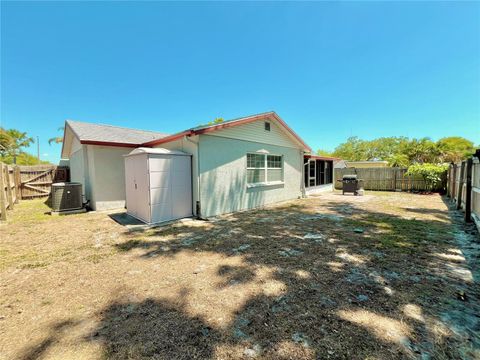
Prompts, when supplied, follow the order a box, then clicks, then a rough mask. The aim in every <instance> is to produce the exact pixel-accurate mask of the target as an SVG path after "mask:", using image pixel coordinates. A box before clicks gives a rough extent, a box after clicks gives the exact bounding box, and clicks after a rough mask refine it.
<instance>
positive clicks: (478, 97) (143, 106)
mask: <svg viewBox="0 0 480 360" xmlns="http://www.w3.org/2000/svg"><path fill="white" fill-rule="evenodd" d="M269 110H275V111H276V112H277V113H278V114H279V115H280V116H281V117H282V118H283V119H284V120H285V121H286V122H287V123H288V124H289V125H291V126H292V128H293V129H294V130H295V131H296V132H297V133H298V134H299V135H300V136H301V137H302V138H303V139H304V140H306V142H307V143H308V144H309V145H311V146H312V148H314V149H317V148H324V149H329V150H332V149H333V148H334V147H335V146H336V145H338V144H339V143H341V142H343V141H344V140H345V139H346V138H347V137H348V136H351V135H358V136H360V137H361V138H365V139H371V138H375V137H379V136H393V135H395V136H400V135H405V136H410V137H423V136H429V137H431V138H433V139H434V140H436V139H438V138H440V137H443V136H450V135H460V136H465V137H467V138H469V139H471V140H473V141H475V142H476V143H477V144H478V143H480V3H478V2H422V3H420V2H328V3H327V2H322V3H313V2H306V3H298V2H296V3H274V2H263V3H260V2H256V3H255V2H248V3H235V2H211V3H198V2H196V3H162V2H117V3H115V2H5V1H3V2H2V4H1V113H0V119H1V125H2V126H3V127H6V128H18V129H20V130H23V131H27V132H28V133H29V134H30V135H32V136H39V137H40V146H41V154H42V158H43V159H46V160H50V161H58V158H59V154H60V146H49V145H48V143H47V139H48V138H49V137H52V136H56V135H58V134H60V133H59V132H58V131H57V128H58V127H60V126H62V124H63V122H64V120H65V119H75V120H82V121H90V122H97V123H106V124H112V125H119V126H127V127H134V128H141V129H148V130H157V131H161V132H168V133H173V132H177V131H179V130H183V129H184V128H189V127H191V126H196V125H198V124H200V123H205V122H208V121H210V120H212V119H214V118H215V117H223V118H225V119H230V118H236V117H240V116H243V115H249V114H254V113H259V112H264V111H269ZM35 149H36V147H34V148H32V149H31V150H32V152H35V151H36V150H35Z"/></svg>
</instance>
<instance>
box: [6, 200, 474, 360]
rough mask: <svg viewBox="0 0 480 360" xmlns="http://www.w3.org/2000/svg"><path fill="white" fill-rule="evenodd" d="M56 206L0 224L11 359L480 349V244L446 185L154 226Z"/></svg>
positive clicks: (460, 353) (460, 354)
mask: <svg viewBox="0 0 480 360" xmlns="http://www.w3.org/2000/svg"><path fill="white" fill-rule="evenodd" d="M46 211H47V208H46V207H45V206H44V205H43V204H42V203H41V202H40V201H28V202H27V201H25V202H23V203H21V204H20V205H19V206H18V207H17V209H16V210H15V211H14V212H13V213H12V214H11V215H12V216H11V220H9V223H7V224H6V225H3V226H1V227H0V231H1V248H0V286H1V288H0V335H1V336H0V358H5V359H10V358H20V359H34V358H49V359H96V358H117V359H125V358H127V359H139V358H160V359H177V358H180V359H182V358H183V359H191V358H197V359H209V358H214V359H237V358H250V357H257V358H264V359H315V358H322V359H328V358H331V359H339V358H344V359H387V358H388V359H396V358H398V359H400V358H422V357H423V358H435V359H448V358H464V359H469V358H475V356H479V355H480V353H479V351H480V350H479V346H480V341H479V339H478V333H479V318H478V313H480V311H479V310H480V309H479V291H478V279H479V278H478V271H477V269H476V268H474V267H472V266H470V265H471V264H470V265H469V261H467V260H472V259H473V260H475V257H476V256H478V254H479V253H480V249H479V247H478V246H476V245H475V244H474V242H473V241H474V239H475V236H474V235H469V234H467V233H465V232H464V231H463V230H464V229H463V228H462V226H461V225H460V221H459V219H457V218H456V217H455V216H454V215H453V213H449V212H448V209H447V206H446V205H445V203H444V202H443V201H442V198H441V197H439V196H437V195H428V196H425V195H412V194H401V193H400V194H399V193H375V194H374V193H369V194H367V195H366V196H364V197H353V196H345V197H343V196H340V195H338V194H329V195H323V196H319V197H315V198H309V199H305V200H298V201H293V202H290V203H286V204H282V205H279V206H274V207H270V208H268V209H264V210H255V211H249V212H243V213H237V214H233V215H229V216H224V217H220V218H218V219H216V220H215V221H212V222H201V221H192V222H187V223H177V224H173V225H169V226H166V227H160V228H155V229H149V230H145V231H143V232H138V231H137V232H128V231H126V229H125V228H123V227H122V226H120V225H118V224H116V223H115V222H114V221H113V220H111V218H110V217H109V216H108V214H105V213H88V214H79V215H72V216H66V217H50V216H49V215H46V214H44V213H45V212H46ZM472 244H473V245H472ZM477 244H478V242H477ZM465 256H467V259H465ZM477 261H478V258H477Z"/></svg>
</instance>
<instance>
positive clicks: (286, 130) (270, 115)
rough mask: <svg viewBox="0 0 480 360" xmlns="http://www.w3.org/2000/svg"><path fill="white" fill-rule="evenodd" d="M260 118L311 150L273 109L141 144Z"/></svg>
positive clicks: (153, 143)
mask: <svg viewBox="0 0 480 360" xmlns="http://www.w3.org/2000/svg"><path fill="white" fill-rule="evenodd" d="M260 120H265V121H267V120H268V121H274V122H276V124H277V125H278V127H279V128H280V129H281V131H283V132H284V133H285V135H286V136H288V137H289V138H290V139H291V140H292V141H293V142H294V143H296V144H297V145H298V146H299V147H301V148H303V149H304V150H305V151H307V152H311V149H310V147H309V146H308V145H307V144H306V143H305V142H304V141H303V140H302V139H301V138H300V136H298V135H297V134H296V133H295V132H294V131H293V130H292V129H291V128H290V127H289V126H288V125H287V124H286V123H285V121H283V120H282V119H281V118H280V116H278V115H277V114H276V113H275V112H274V111H271V112H267V113H263V114H258V115H252V116H247V117H243V118H239V119H233V120H228V121H225V122H222V123H220V124H214V125H205V126H199V127H196V128H192V129H188V130H185V131H182V132H180V133H177V134H174V135H170V136H167V137H165V138H162V139H157V140H153V141H149V142H146V143H144V144H143V146H153V145H159V144H162V143H166V142H170V141H173V140H176V139H179V138H181V137H183V136H191V135H201V134H208V133H212V132H217V131H219V130H224V129H228V128H232V127H236V126H240V125H245V124H249V123H252V122H255V121H260Z"/></svg>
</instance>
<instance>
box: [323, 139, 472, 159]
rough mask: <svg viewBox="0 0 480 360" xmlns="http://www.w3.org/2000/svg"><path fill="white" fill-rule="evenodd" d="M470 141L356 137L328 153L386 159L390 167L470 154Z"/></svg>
mask: <svg viewBox="0 0 480 360" xmlns="http://www.w3.org/2000/svg"><path fill="white" fill-rule="evenodd" d="M473 152H474V145H473V142H471V141H470V140H467V139H465V138H462V137H446V138H443V139H440V140H438V141H437V142H434V141H433V140H431V139H430V138H428V137H424V138H420V139H409V138H407V137H403V136H393V137H381V138H378V139H374V140H362V139H360V138H358V137H356V136H353V137H350V138H348V139H347V141H346V142H344V143H342V144H340V145H339V146H337V147H336V148H335V151H334V152H333V153H332V154H331V155H332V156H334V157H339V158H341V159H344V160H350V161H365V160H386V161H388V163H389V164H390V166H400V167H407V166H408V165H411V164H423V163H444V162H452V161H453V162H457V161H460V160H462V159H465V158H466V157H468V156H469V155H471V154H473Z"/></svg>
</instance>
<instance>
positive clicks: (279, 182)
mask: <svg viewBox="0 0 480 360" xmlns="http://www.w3.org/2000/svg"><path fill="white" fill-rule="evenodd" d="M248 154H251V155H261V156H263V158H264V159H263V161H264V162H263V167H261V168H256V167H249V166H248ZM268 156H279V157H280V159H281V160H280V161H281V166H280V167H279V168H276V167H268ZM245 161H246V163H247V164H246V165H247V166H246V169H247V170H257V169H261V170H265V181H262V182H257V183H249V182H248V171H247V187H257V186H268V185H281V184H284V176H285V171H284V160H283V155H281V154H263V153H255V152H247V155H246V156H245ZM269 169H270V170H278V169H280V170H281V171H282V179H281V180H275V181H268V170H269Z"/></svg>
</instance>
